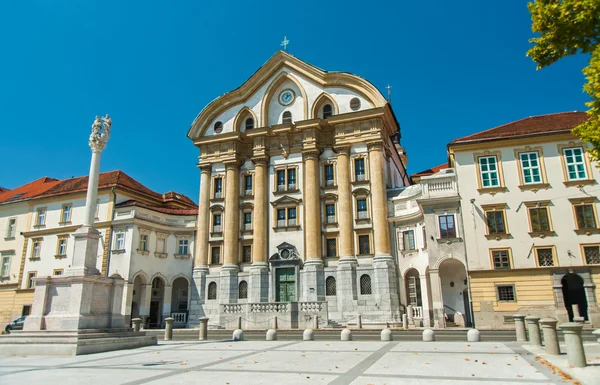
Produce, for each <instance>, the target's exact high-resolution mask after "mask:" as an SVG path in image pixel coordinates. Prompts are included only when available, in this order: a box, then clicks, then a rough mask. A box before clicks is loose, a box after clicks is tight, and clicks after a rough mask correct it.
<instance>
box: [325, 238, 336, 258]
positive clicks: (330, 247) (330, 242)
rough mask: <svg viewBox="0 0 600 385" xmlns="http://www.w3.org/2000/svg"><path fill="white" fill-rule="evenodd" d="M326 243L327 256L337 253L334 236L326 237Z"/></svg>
mask: <svg viewBox="0 0 600 385" xmlns="http://www.w3.org/2000/svg"><path fill="white" fill-rule="evenodd" d="M326 242H327V243H326V245H327V250H326V252H327V256H328V257H335V256H336V255H337V245H336V239H335V238H327V240H326Z"/></svg>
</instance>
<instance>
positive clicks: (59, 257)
mask: <svg viewBox="0 0 600 385" xmlns="http://www.w3.org/2000/svg"><path fill="white" fill-rule="evenodd" d="M54 258H56V259H64V258H67V254H57V255H55V256H54Z"/></svg>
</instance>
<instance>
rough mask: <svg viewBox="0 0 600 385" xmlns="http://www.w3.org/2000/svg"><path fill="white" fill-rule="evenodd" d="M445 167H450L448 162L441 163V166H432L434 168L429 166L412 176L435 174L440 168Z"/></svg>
mask: <svg viewBox="0 0 600 385" xmlns="http://www.w3.org/2000/svg"><path fill="white" fill-rule="evenodd" d="M445 168H448V164H447V163H444V164H440V165H439V166H435V167H432V168H428V169H427V170H423V171H420V172H418V173H416V174H412V175H411V176H410V177H411V178H414V177H421V176H428V175H433V174H435V173H437V172H439V171H440V170H443V169H445Z"/></svg>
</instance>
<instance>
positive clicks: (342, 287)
mask: <svg viewBox="0 0 600 385" xmlns="http://www.w3.org/2000/svg"><path fill="white" fill-rule="evenodd" d="M356 266H358V260H357V259H356V257H354V256H343V257H340V259H339V261H338V267H337V280H336V294H337V295H336V297H337V310H338V313H340V314H343V313H347V312H348V311H353V309H356V306H357V303H356V301H357V300H358V287H357V286H356ZM350 309H352V310H350Z"/></svg>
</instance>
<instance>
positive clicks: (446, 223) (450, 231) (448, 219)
mask: <svg viewBox="0 0 600 385" xmlns="http://www.w3.org/2000/svg"><path fill="white" fill-rule="evenodd" d="M439 223H440V238H442V239H443V238H456V228H455V227H454V215H440V216H439Z"/></svg>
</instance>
